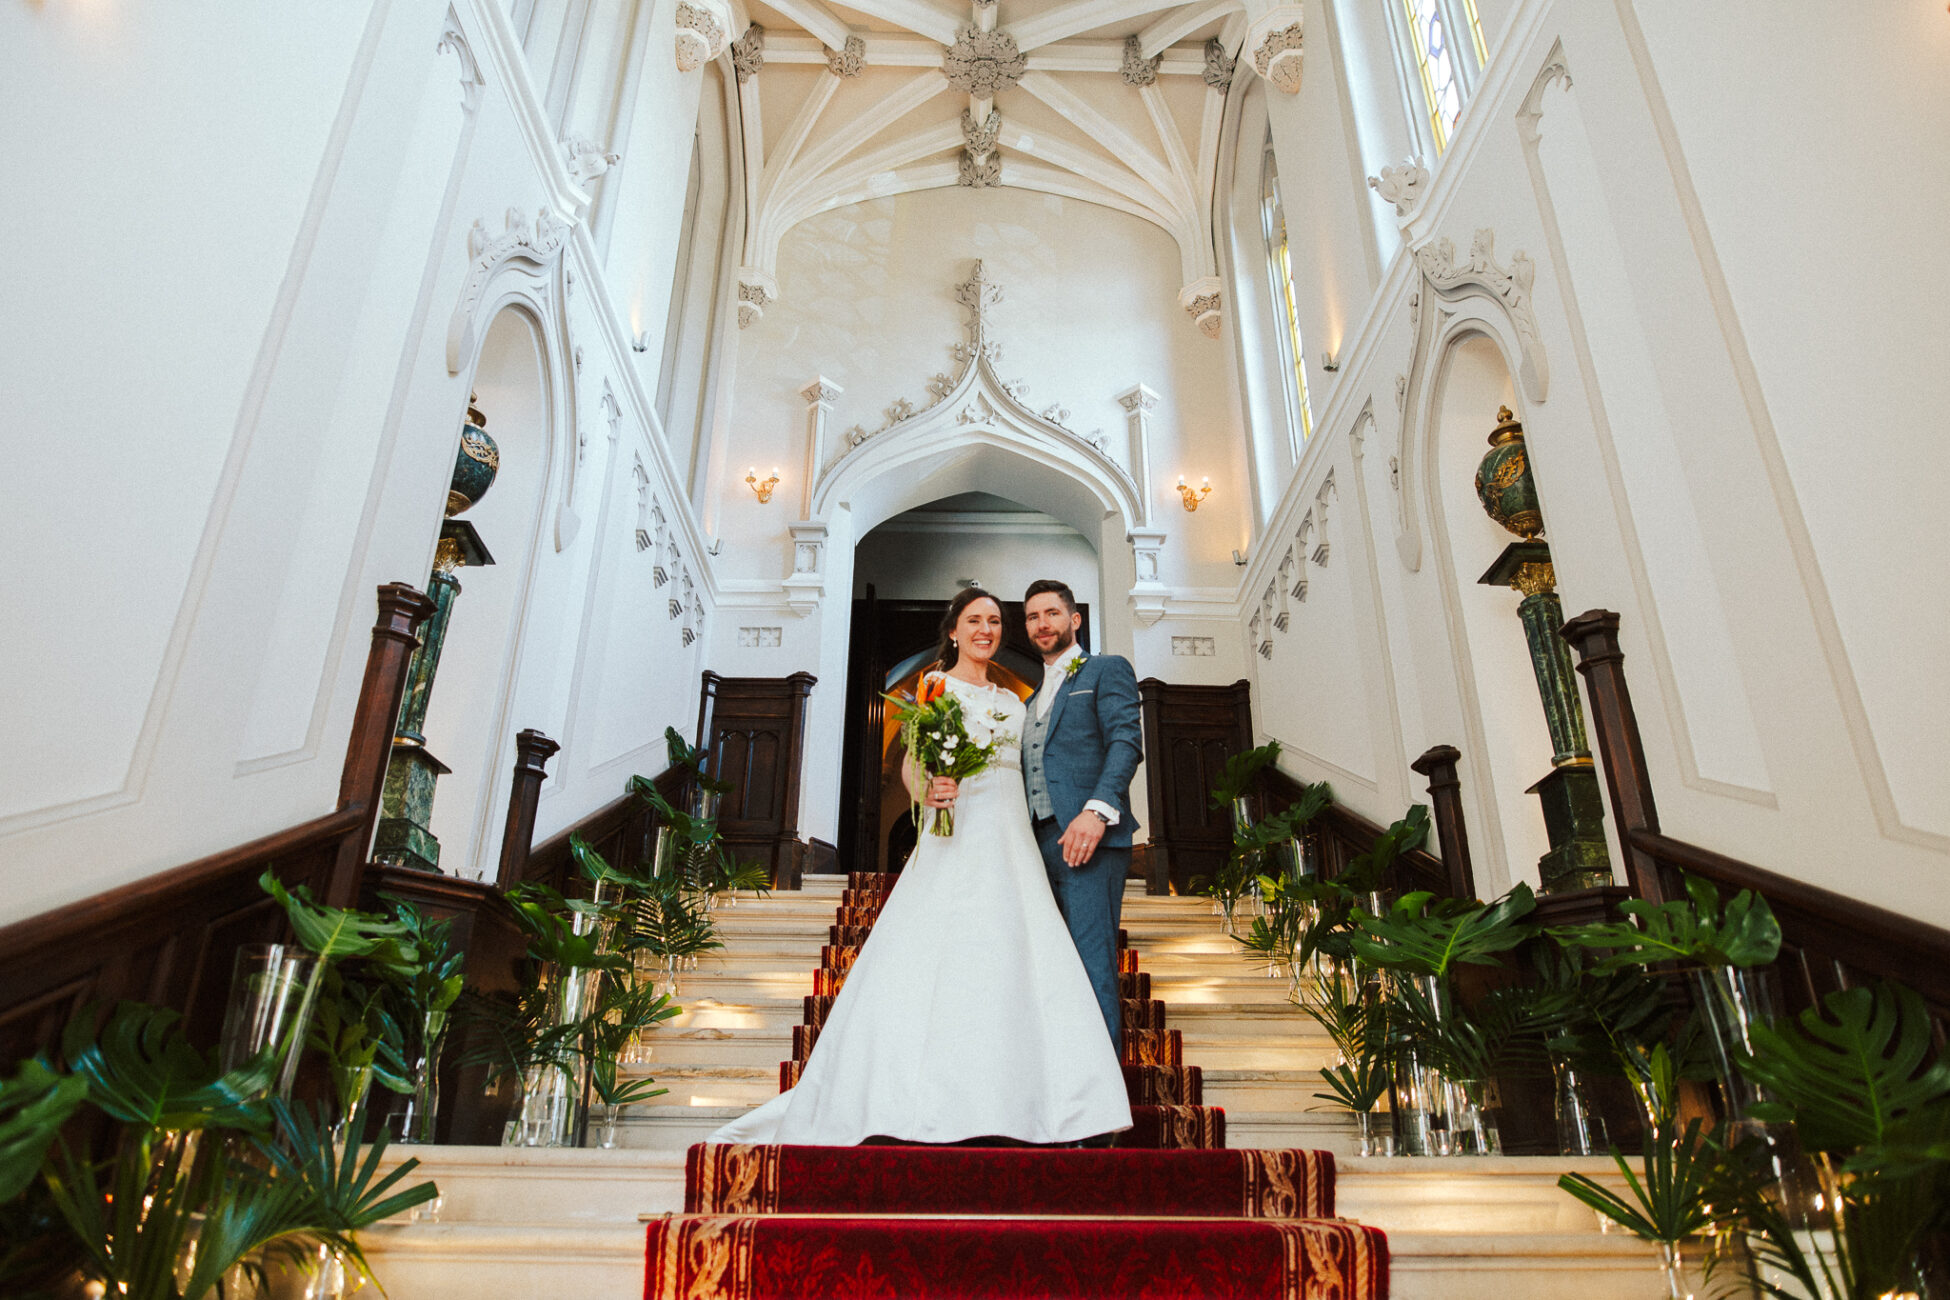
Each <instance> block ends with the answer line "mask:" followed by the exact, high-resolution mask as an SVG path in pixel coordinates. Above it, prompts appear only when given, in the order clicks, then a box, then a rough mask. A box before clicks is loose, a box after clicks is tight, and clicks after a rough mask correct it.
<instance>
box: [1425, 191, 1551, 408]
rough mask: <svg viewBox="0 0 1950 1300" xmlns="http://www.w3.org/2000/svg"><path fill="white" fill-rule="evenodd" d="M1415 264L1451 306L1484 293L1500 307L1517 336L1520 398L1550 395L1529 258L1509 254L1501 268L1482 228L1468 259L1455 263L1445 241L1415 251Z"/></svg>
mask: <svg viewBox="0 0 1950 1300" xmlns="http://www.w3.org/2000/svg"><path fill="white" fill-rule="evenodd" d="M1415 265H1416V266H1417V267H1419V268H1421V271H1422V275H1423V278H1424V279H1426V280H1427V281H1428V282H1429V285H1430V287H1431V288H1433V289H1434V290H1435V291H1436V293H1437V294H1439V295H1441V296H1442V297H1443V298H1444V299H1446V300H1448V301H1450V302H1454V301H1456V300H1458V299H1460V298H1463V297H1466V296H1469V295H1470V294H1486V295H1488V296H1489V297H1491V298H1493V299H1495V300H1496V301H1497V302H1499V303H1501V304H1502V305H1503V309H1504V310H1505V311H1506V312H1507V313H1508V314H1509V318H1510V324H1511V325H1512V326H1513V327H1514V328H1515V330H1516V332H1517V340H1518V345H1519V349H1520V352H1521V361H1520V362H1519V364H1518V367H1517V371H1518V378H1519V379H1520V380H1521V381H1522V383H1523V390H1524V395H1525V396H1526V397H1528V398H1529V399H1530V400H1531V401H1533V402H1542V401H1544V400H1545V399H1546V397H1547V396H1548V395H1549V392H1550V370H1549V368H1548V366H1547V364H1546V362H1545V359H1544V343H1543V338H1542V336H1541V334H1540V333H1539V331H1538V328H1537V315H1536V312H1535V311H1533V310H1532V308H1531V297H1530V295H1531V285H1532V283H1533V282H1534V281H1535V280H1536V277H1537V264H1536V263H1535V262H1533V261H1531V260H1530V257H1529V255H1528V254H1526V253H1524V252H1522V251H1518V252H1515V253H1512V254H1511V255H1510V265H1509V267H1508V268H1507V269H1506V268H1505V267H1503V266H1502V265H1500V264H1499V263H1498V262H1497V260H1496V232H1495V231H1494V230H1491V229H1489V228H1488V227H1485V228H1484V229H1481V230H1478V231H1477V232H1476V238H1475V239H1474V240H1472V241H1471V243H1470V246H1469V256H1468V257H1467V258H1465V259H1464V260H1462V261H1460V262H1459V261H1457V260H1456V246H1455V244H1454V243H1453V242H1452V241H1450V240H1449V239H1448V238H1447V237H1444V238H1442V239H1439V240H1437V241H1435V242H1434V243H1432V244H1424V245H1422V246H1421V247H1420V248H1418V249H1416V250H1415Z"/></svg>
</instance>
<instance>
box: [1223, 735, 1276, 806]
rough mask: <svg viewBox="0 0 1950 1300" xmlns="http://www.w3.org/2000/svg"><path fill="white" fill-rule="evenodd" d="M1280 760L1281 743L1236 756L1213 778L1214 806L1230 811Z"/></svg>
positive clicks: (1271, 742)
mask: <svg viewBox="0 0 1950 1300" xmlns="http://www.w3.org/2000/svg"><path fill="white" fill-rule="evenodd" d="M1279 758H1280V742H1279V741H1277V740H1271V741H1268V742H1267V743H1266V744H1264V745H1261V746H1259V747H1258V748H1257V749H1248V750H1244V751H1242V752H1240V753H1237V754H1234V755H1233V756H1232V757H1231V758H1228V759H1227V760H1226V761H1225V763H1224V765H1222V766H1221V767H1220V768H1219V774H1218V775H1217V776H1215V777H1213V778H1212V806H1213V807H1214V808H1219V809H1230V808H1231V807H1232V804H1233V801H1234V800H1235V799H1244V798H1245V797H1246V795H1247V794H1248V792H1250V791H1251V790H1252V788H1253V782H1254V781H1256V780H1258V779H1259V774H1260V773H1261V772H1264V771H1265V770H1266V769H1267V768H1269V767H1271V766H1273V764H1275V763H1277V762H1278V761H1279Z"/></svg>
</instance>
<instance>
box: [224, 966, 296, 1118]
mask: <svg viewBox="0 0 1950 1300" xmlns="http://www.w3.org/2000/svg"><path fill="white" fill-rule="evenodd" d="M317 977H318V959H317V958H316V957H313V956H312V955H311V954H310V953H307V952H305V951H304V950H303V949H301V948H296V947H292V946H290V945H288V944H282V943H254V944H247V945H245V946H244V947H242V948H239V949H238V950H237V960H236V963H235V964H234V965H233V966H232V968H231V979H230V1001H229V1004H228V1005H227V1006H226V1007H225V1008H224V1016H223V1038H222V1039H221V1042H220V1049H219V1060H220V1061H221V1063H222V1066H223V1068H224V1069H225V1070H226V1071H228V1070H234V1069H236V1068H238V1067H239V1066H241V1065H243V1064H244V1063H245V1062H247V1061H249V1060H250V1059H251V1058H253V1057H255V1056H257V1055H258V1054H259V1053H260V1052H263V1051H266V1050H267V1049H268V1050H269V1051H270V1052H271V1053H272V1056H271V1066H272V1074H271V1080H272V1083H271V1087H272V1088H273V1089H274V1090H275V1091H276V1092H277V1094H278V1095H279V1096H280V1097H288V1096H290V1095H291V1085H292V1082H293V1081H294V1080H295V1079H296V1078H297V1073H298V1059H299V1058H300V1057H301V1056H303V1055H304V1052H305V1034H306V1032H307V1030H309V1028H310V1026H311V1014H312V1007H313V1005H314V1003H315V1002H316V1001H317V997H318V982H319V981H318V978H317Z"/></svg>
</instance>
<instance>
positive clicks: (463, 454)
mask: <svg viewBox="0 0 1950 1300" xmlns="http://www.w3.org/2000/svg"><path fill="white" fill-rule="evenodd" d="M474 401H475V398H474V396H473V394H471V393H470V394H468V398H467V420H466V423H464V424H462V425H461V426H460V450H459V451H458V452H456V453H455V454H454V477H453V481H452V482H451V483H449V484H448V485H447V518H449V519H452V518H453V517H454V516H455V515H457V514H459V513H460V512H461V511H463V510H465V509H467V508H468V507H469V506H472V505H473V504H474V503H475V502H477V501H479V500H480V499H481V498H482V497H484V496H486V495H487V490H488V489H489V488H491V487H493V486H494V476H495V475H496V474H498V473H500V472H501V449H500V448H499V447H496V446H495V445H494V439H492V438H490V437H488V431H487V417H486V416H485V415H482V414H481V412H480V410H479V408H477V407H476V406H475V405H474Z"/></svg>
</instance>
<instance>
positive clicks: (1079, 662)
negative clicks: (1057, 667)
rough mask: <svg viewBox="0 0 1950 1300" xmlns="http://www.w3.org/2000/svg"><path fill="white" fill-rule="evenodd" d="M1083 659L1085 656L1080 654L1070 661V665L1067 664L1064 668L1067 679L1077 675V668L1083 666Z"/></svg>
mask: <svg viewBox="0 0 1950 1300" xmlns="http://www.w3.org/2000/svg"><path fill="white" fill-rule="evenodd" d="M1083 660H1084V656H1083V655H1078V656H1077V657H1076V658H1074V659H1072V660H1071V661H1070V662H1069V664H1068V666H1066V667H1065V668H1064V669H1063V676H1064V678H1065V680H1068V679H1069V678H1071V677H1075V676H1076V675H1077V670H1078V669H1079V668H1082V667H1083Z"/></svg>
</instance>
